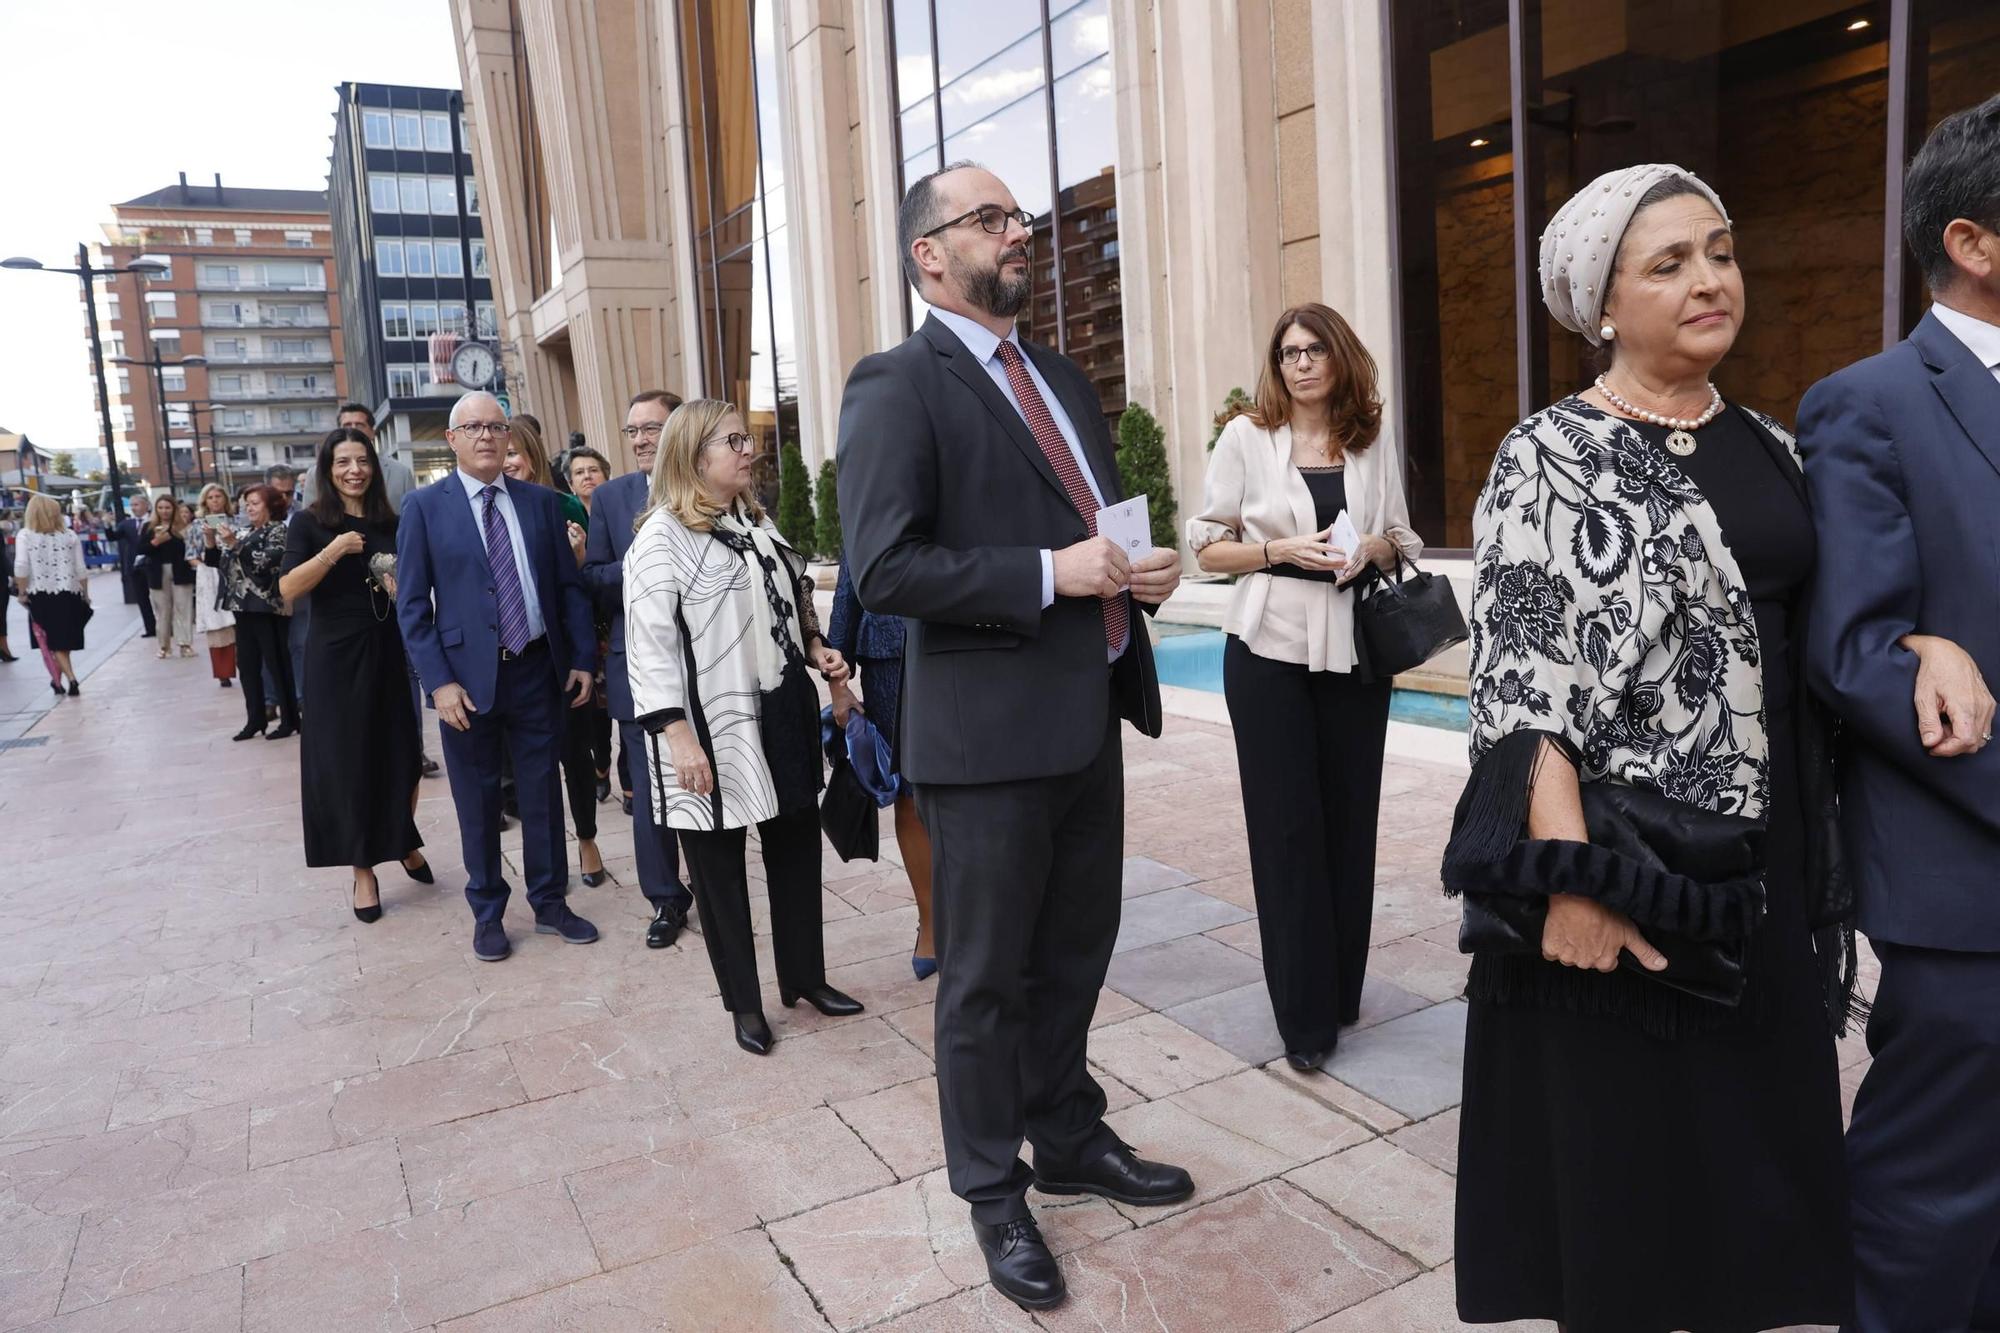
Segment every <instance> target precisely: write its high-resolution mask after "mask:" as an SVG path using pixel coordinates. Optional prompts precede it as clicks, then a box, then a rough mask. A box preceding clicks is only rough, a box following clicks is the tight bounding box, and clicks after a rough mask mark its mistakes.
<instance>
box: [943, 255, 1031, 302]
mask: <svg viewBox="0 0 2000 1333" xmlns="http://www.w3.org/2000/svg"><path fill="white" fill-rule="evenodd" d="M949 253H950V256H951V275H952V277H954V278H956V279H957V280H958V285H959V288H960V290H962V291H964V293H965V299H966V300H968V301H970V302H972V304H974V305H976V306H978V307H979V308H980V309H981V310H984V311H986V312H987V313H989V314H994V315H998V316H1000V317H1001V318H1002V319H1012V318H1014V316H1016V315H1018V314H1020V313H1021V307H1022V306H1024V305H1026V304H1028V293H1029V291H1030V290H1031V289H1032V287H1033V285H1034V277H1033V275H1032V274H1031V273H1029V272H1028V270H1027V269H1026V267H1025V265H1026V263H1027V259H1028V247H1027V246H1025V245H1017V246H1014V247H1012V248H1011V249H1008V250H1003V251H1001V252H1000V256H999V258H997V259H996V260H994V262H993V267H992V268H985V269H976V268H974V267H973V266H972V265H971V264H969V263H967V262H966V261H965V260H964V259H963V258H962V257H961V256H960V255H959V253H958V252H957V251H956V250H953V251H950V252H949ZM1012 259H1019V260H1021V261H1022V263H1023V265H1024V267H1023V268H1022V271H1021V276H1020V277H1018V278H1010V277H1008V276H1006V274H1005V272H1004V271H1003V270H1004V268H1005V266H1006V264H1007V262H1008V261H1009V260H1012Z"/></svg>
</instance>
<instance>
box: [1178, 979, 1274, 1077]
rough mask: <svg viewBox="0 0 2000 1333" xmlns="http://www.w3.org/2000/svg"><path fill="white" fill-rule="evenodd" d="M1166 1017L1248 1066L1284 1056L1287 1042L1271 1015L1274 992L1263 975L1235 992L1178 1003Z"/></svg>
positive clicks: (1218, 993) (1238, 987)
mask: <svg viewBox="0 0 2000 1333" xmlns="http://www.w3.org/2000/svg"><path fill="white" fill-rule="evenodd" d="M1167 1017H1169V1018H1171V1019H1173V1021H1174V1022H1176V1023H1179V1024H1180V1025H1181V1026H1182V1027H1185V1028H1186V1029H1187V1030H1188V1031H1190V1032H1195V1033H1199V1034H1200V1035H1201V1036H1203V1037H1205V1038H1207V1039H1208V1040H1209V1041H1212V1042H1214V1043H1215V1044H1216V1045H1217V1046H1220V1047H1221V1048H1222V1049H1223V1050H1225V1051H1228V1052H1229V1053H1230V1054H1231V1055H1233V1056H1235V1057H1236V1058H1237V1059H1239V1060H1241V1061H1243V1062H1244V1063H1245V1064H1253V1065H1261V1064H1267V1063H1269V1062H1270V1061H1272V1060H1275V1059H1277V1058H1278V1057H1279V1056H1281V1055H1283V1054H1284V1053H1285V1039H1284V1038H1283V1037H1281V1036H1279V1035H1278V1020H1277V1019H1276V1018H1275V1017H1273V1016H1272V1014H1271V992H1270V991H1269V990H1268V989H1267V988H1266V987H1265V985H1264V982H1263V979H1262V977H1261V976H1260V977H1259V978H1258V979H1257V980H1255V981H1252V982H1248V983H1246V984H1244V985H1241V986H1237V987H1235V988H1234V989H1231V990H1226V991H1218V992H1217V993H1216V994H1214V995H1205V996H1203V997H1202V998H1201V999H1198V1000H1189V1001H1188V1002H1187V1003H1185V1004H1177V1005H1175V1006H1174V1007H1173V1008H1172V1009H1169V1010H1168V1011H1167Z"/></svg>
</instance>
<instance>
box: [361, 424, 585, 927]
mask: <svg viewBox="0 0 2000 1333" xmlns="http://www.w3.org/2000/svg"><path fill="white" fill-rule="evenodd" d="M507 435H508V429H507V419H506V417H505V416H503V415H502V414H501V410H500V404H499V402H498V400H496V399H495V398H494V397H493V396H492V395H491V394H484V393H470V394H467V395H465V397H463V398H461V399H459V400H458V402H457V403H456V404H455V405H454V406H453V407H452V410H451V429H450V430H449V431H447V432H446V438H447V439H449V440H450V441H451V451H452V453H453V454H455V455H456V456H457V458H458V468H457V470H456V471H454V472H452V473H450V474H449V475H447V476H446V477H445V478H444V480H442V481H439V482H436V483H434V484H432V485H430V486H426V487H424V488H422V489H421V490H415V491H412V492H410V494H409V495H408V496H406V497H404V500H403V512H402V521H401V524H400V526H399V528H398V530H397V538H396V618H397V620H398V621H399V622H400V624H401V625H402V629H403V643H404V645H405V646H406V647H407V648H408V650H409V655H410V660H411V661H413V662H415V663H416V666H417V675H418V676H419V677H420V678H421V679H422V680H423V683H424V685H425V687H426V688H427V689H429V691H430V693H431V701H432V703H434V704H435V705H436V706H437V711H438V716H439V717H440V718H441V719H442V720H443V721H444V723H445V731H444V760H445V769H446V771H447V773H448V775H449V777H450V779H451V799H452V804H453V805H455V806H457V807H458V828H459V842H460V845H461V846H462V847H463V849H464V854H465V868H466V873H467V875H468V880H467V883H466V886H465V897H466V901H467V902H469V903H471V904H472V916H473V922H474V926H473V935H472V951H473V954H474V956H475V957H477V958H479V959H480V960H481V961H482V962H498V961H499V960H500V959H502V958H505V957H506V956H507V954H508V951H509V946H508V943H507V932H506V931H505V930H504V929H503V928H502V927H501V924H500V919H501V916H502V915H503V914H504V913H505V911H506V909H507V897H508V893H509V890H508V887H507V881H506V880H505V879H504V878H503V877H502V871H501V866H500V755H501V749H502V747H503V746H504V747H506V749H507V750H508V751H509V752H511V754H512V756H513V759H514V782H515V788H516V792H517V795H518V800H519V802H520V809H521V857H522V861H523V863H524V867H525V869H526V872H527V879H528V885H527V888H528V902H529V904H530V905H531V906H532V907H533V908H534V911H535V929H536V930H537V931H538V932H540V933H542V934H546V935H560V936H562V937H563V939H565V940H567V941H569V942H570V943H572V944H588V943H589V942H590V941H592V940H594V939H596V938H597V928H596V927H595V926H593V925H591V924H590V923H589V922H588V921H585V920H584V919H583V918H582V917H580V916H578V915H577V914H576V913H574V912H572V911H570V909H569V907H568V905H567V904H566V903H564V901H563V889H564V888H565V886H566V882H567V880H568V877H569V860H568V858H567V857H566V856H565V855H564V854H563V815H562V803H561V788H560V785H559V780H558V778H557V765H558V763H559V762H560V757H561V755H560V752H561V740H562V732H563V719H562V713H561V709H562V695H563V693H564V688H563V682H562V675H563V673H564V672H567V675H568V682H567V683H568V689H569V691H571V692H573V698H572V700H571V703H570V707H572V708H577V707H581V706H582V705H583V704H584V703H586V702H588V700H589V699H590V681H591V675H592V672H593V671H594V669H595V667H596V664H597V638H596V635H595V634H594V633H593V631H592V629H591V624H590V602H589V599H588V598H587V597H585V595H584V591H583V584H582V582H581V580H579V579H578V577H577V568H576V557H575V555H574V554H573V553H572V551H571V549H570V545H569V541H568V538H567V536H566V535H565V528H564V526H563V516H562V509H561V507H560V504H559V502H558V501H557V499H556V494H555V492H554V491H551V490H549V489H547V488H546V487H543V486H535V485H531V484H529V483H526V482H518V481H510V480H508V479H507V478H506V477H505V476H504V475H502V473H501V471H500V465H501V462H502V461H503V460H504V459H505V458H506V456H507Z"/></svg>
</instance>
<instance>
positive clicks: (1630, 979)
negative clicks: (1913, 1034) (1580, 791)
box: [1442, 398, 1856, 1037]
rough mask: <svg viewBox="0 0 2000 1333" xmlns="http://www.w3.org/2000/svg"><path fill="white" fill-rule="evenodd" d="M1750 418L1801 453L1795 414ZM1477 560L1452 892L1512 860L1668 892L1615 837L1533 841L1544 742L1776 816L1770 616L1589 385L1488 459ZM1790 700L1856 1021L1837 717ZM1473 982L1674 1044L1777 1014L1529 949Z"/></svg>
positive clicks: (1524, 875)
mask: <svg viewBox="0 0 2000 1333" xmlns="http://www.w3.org/2000/svg"><path fill="white" fill-rule="evenodd" d="M1748 415H1749V416H1750V417H1751V418H1752V419H1753V421H1754V422H1755V423H1756V424H1757V425H1758V426H1759V427H1761V428H1762V429H1763V430H1764V431H1766V432H1768V434H1769V435H1770V437H1771V438H1772V439H1773V440H1775V441H1776V442H1778V443H1779V444H1781V445H1782V446H1783V448H1784V450H1785V451H1786V452H1787V453H1788V454H1789V455H1790V456H1791V457H1792V459H1793V461H1794V464H1795V465H1796V460H1797V454H1796V450H1795V449H1794V447H1793V444H1792V438H1791V436H1790V435H1789V434H1788V433H1787V432H1786V431H1785V430H1784V428H1783V427H1781V426H1779V425H1778V424H1777V423H1776V422H1775V421H1772V420H1771V419H1770V418H1768V417H1765V416H1762V415H1761V414H1758V413H1748ZM1474 563H1475V568H1476V578H1475V583H1474V588H1473V614H1472V618H1471V624H1470V628H1471V640H1470V645H1469V652H1470V659H1471V660H1470V680H1469V698H1468V706H1469V712H1470V717H1471V723H1470V736H1469V743H1470V749H1471V755H1472V763H1473V772H1472V777H1471V779H1470V781H1469V782H1468V783H1467V786H1466V790H1465V793H1464V795H1463V796H1462V797H1461V799H1460V801H1459V805H1458V810H1457V815H1456V817H1455V819H1454V821H1453V828H1452V838H1451V842H1450V844H1449V845H1448V847H1447V848H1446V851H1445V856H1444V865H1443V872H1442V873H1443V879H1444V883H1445V886H1446V891H1447V892H1448V893H1457V892H1459V891H1462V890H1464V889H1466V888H1468V887H1471V888H1474V889H1480V888H1491V887H1492V885H1493V883H1494V876H1496V875H1499V876H1507V877H1511V878H1513V879H1514V880H1515V881H1516V883H1515V885H1514V887H1515V888H1516V889H1517V890H1520V889H1525V890H1526V891H1529V892H1539V893H1543V894H1547V893H1558V892H1573V891H1575V889H1576V887H1577V886H1578V881H1577V880H1576V879H1575V878H1574V877H1575V876H1578V875H1582V874H1589V875H1593V876H1596V877H1599V879H1600V881H1601V882H1599V883H1597V884H1596V889H1597V891H1596V892H1595V893H1594V894H1593V895H1592V896H1596V897H1598V898H1600V899H1601V900H1607V901H1608V899H1607V894H1609V895H1610V896H1611V897H1612V898H1615V897H1616V896H1617V894H1618V893H1619V892H1628V893H1642V892H1643V893H1651V894H1656V895H1657V894H1658V893H1660V892H1662V891H1664V888H1663V886H1661V885H1659V884H1646V883H1643V882H1641V881H1640V880H1639V879H1638V878H1635V877H1633V876H1631V875H1626V874H1623V873H1622V872H1620V871H1619V869H1618V868H1617V866H1616V864H1615V860H1616V858H1610V859H1606V858H1608V857H1610V854H1609V853H1601V849H1599V852H1596V853H1586V852H1581V851H1578V852H1576V853H1573V854H1571V855H1568V856H1563V855H1559V854H1555V853H1550V852H1547V851H1541V852H1536V851H1534V850H1533V849H1532V845H1531V844H1526V843H1525V842H1524V840H1525V839H1526V833H1527V817H1528V803H1529V795H1530V792H1531V790H1532V787H1533V781H1534V775H1535V771H1536V766H1537V764H1538V763H1539V762H1540V760H1541V756H1542V755H1543V754H1544V753H1545V750H1544V747H1543V742H1544V741H1547V742H1551V743H1553V745H1554V746H1555V747H1556V748H1557V749H1558V750H1559V751H1560V752H1561V753H1562V754H1563V755H1564V756H1566V757H1567V758H1568V760H1569V761H1570V762H1571V763H1572V764H1574V765H1575V766H1576V769H1577V774H1578V777H1579V778H1580V779H1581V780H1582V781H1585V782H1616V783H1623V784H1626V785H1629V786H1635V787H1642V788H1647V789H1651V790H1654V791H1658V792H1660V793H1661V794H1663V795H1665V796H1667V797H1670V798H1672V799H1674V800H1678V801H1684V802H1686V803H1688V804H1690V805H1694V806H1697V807H1700V808H1702V809H1705V810H1713V811H1718V812H1723V813H1728V814H1735V815H1742V816H1746V817H1749V818H1752V819H1761V818H1762V817H1763V815H1764V810H1765V806H1766V804H1767V802H1768V800H1769V796H1770V785H1769V784H1770V762H1769V753H1768V748H1769V742H1768V737H1767V734H1766V732H1765V728H1764V689H1763V676H1762V669H1761V665H1760V661H1759V645H1758V642H1757V627H1756V620H1755V617H1754V615H1753V613H1752V610H1751V605H1750V598H1749V594H1748V591H1747V589H1746V587H1745V584H1744V581H1743V579H1742V576H1741V572H1740V570H1739V568H1738V566H1737V564H1736V560H1735V557H1734V556H1733V555H1732V554H1731V553H1730V551H1729V548H1728V546H1727V545H1726V544H1725V543H1724V541H1723V539H1722V531H1721V525H1720V522H1719V520H1718V519H1717V518H1716V516H1715V512H1714V510H1713V509H1712V508H1710V506H1709V504H1708V502H1707V501H1706V500H1705V499H1703V498H1702V495H1701V493H1700V491H1699V490H1697V489H1696V488H1695V487H1694V486H1693V484H1692V483H1691V482H1690V481H1689V480H1688V479H1687V478H1686V476H1685V475H1684V474H1682V473H1681V472H1680V470H1679V469H1678V468H1676V467H1675V466H1674V465H1673V464H1672V462H1671V461H1670V460H1668V459H1667V458H1666V457H1665V456H1664V455H1662V454H1661V453H1659V451H1657V450H1655V449H1653V448H1652V446H1651V445H1649V444H1647V443H1646V441H1645V440H1644V438H1643V437H1641V436H1640V435H1639V434H1638V432H1636V431H1634V430H1632V429H1631V428H1630V427H1629V426H1627V425H1625V423H1623V422H1622V421H1620V420H1618V419H1617V418H1616V417H1613V416H1610V415H1609V414H1607V413H1604V412H1602V411H1599V410H1598V409H1597V408H1595V407H1593V406H1592V405H1590V404H1589V403H1587V402H1585V401H1583V400H1582V399H1579V398H1568V399H1565V400H1563V401H1562V402H1560V403H1557V404H1555V405H1553V406H1552V407H1549V408H1547V409H1545V410H1544V411H1542V412H1540V413H1537V414H1536V415H1535V416H1532V417H1530V418H1528V420H1526V421H1524V422H1522V423H1521V425H1520V426H1518V427H1516V428H1515V430H1514V431H1513V432H1512V433H1511V434H1510V435H1509V436H1508V437H1507V439H1506V440H1505V441H1504V442H1503V443H1502V445H1501V447H1500V450H1499V452H1498V454H1497V455H1496V456H1495V458H1494V462H1493V470H1492V473H1491V474H1490V476H1489V477H1488V480H1487V484H1486V488H1485V490H1484V491H1483V492H1482V494H1481V496H1480V500H1479V505H1478V508H1477V509H1476V511H1475V515H1474ZM1794 697H1795V699H1796V700H1797V705H1796V707H1797V710H1798V712H1797V717H1798V726H1797V732H1798V738H1799V740H1798V744H1799V754H1798V761H1799V762H1798V770H1799V775H1800V782H1801V783H1802V785H1803V788H1804V790H1803V792H1802V802H1803V808H1804V812H1805V822H1806V884H1807V890H1808V893H1809V894H1810V895H1811V898H1812V901H1811V902H1810V903H1809V904H1808V911H1809V920H1810V921H1811V924H1812V926H1813V928H1814V945H1815V948H1816V949H1817V951H1818V953H1819V957H1820V960H1821V970H1822V975H1823V977H1824V979H1825V984H1826V999H1827V1008H1828V1016H1829V1020H1830V1022H1831V1023H1832V1025H1833V1026H1834V1028H1835V1029H1836V1030H1841V1029H1844V1028H1845V1026H1846V1024H1847V1022H1848V1020H1849V1018H1850V1017H1851V1016H1853V1015H1854V1014H1855V1012H1856V1001H1855V1000H1854V978H1855V946H1854V933H1853V899H1852V892H1851V889H1850V887H1849V883H1848V879H1847V876H1846V874H1845V873H1844V870H1843V868H1842V866H1841V863H1840V839H1839V829H1838V808H1837V805H1836V800H1835V790H1834V772H1833V744H1832V724H1831V720H1830V718H1829V717H1828V715H1827V714H1826V713H1825V712H1824V711H1823V710H1822V709H1821V708H1820V706H1819V705H1818V704H1817V703H1816V702H1814V701H1813V700H1812V698H1811V696H1810V694H1809V693H1808V692H1807V691H1806V690H1805V688H1804V686H1803V683H1802V682H1801V683H1800V687H1799V688H1798V689H1797V690H1796V691H1795V695H1794ZM1544 846H1546V844H1544ZM1600 853H1601V854H1600ZM1621 885H1622V886H1623V888H1622V889H1621V888H1620V886H1621ZM1683 896H1684V897H1687V898H1688V901H1687V902H1684V903H1681V905H1682V906H1684V907H1687V908H1688V909H1689V910H1691V911H1695V912H1696V913H1697V915H1699V914H1700V913H1701V912H1710V913H1714V912H1721V913H1727V912H1728V911H1730V910H1731V909H1730V908H1729V906H1728V903H1729V902H1730V901H1732V899H1730V898H1729V896H1728V895H1726V894H1722V895H1705V896H1704V895H1693V896H1689V895H1683ZM1694 897H1700V900H1701V902H1700V904H1696V903H1695V902H1694V901H1693V898H1694ZM1676 902H1681V900H1680V899H1676ZM1612 905H1614V906H1616V905H1619V904H1618V903H1617V902H1613V903H1612ZM1648 905H1649V906H1651V907H1659V906H1661V904H1660V902H1658V901H1657V900H1652V901H1650V902H1649V904H1648ZM1677 910H1678V909H1677ZM1697 924H1700V923H1697ZM1706 924H1707V925H1710V926H1713V925H1715V924H1716V922H1713V921H1710V922H1707V923H1706ZM1467 994H1469V995H1471V996H1474V997H1475V998H1479V999H1483V1000H1488V1001H1491V1002H1493V1003H1496V1004H1528V1005H1536V1006H1542V1007H1550V1008H1559V1009H1564V1010H1568V1011H1571V1012H1576V1013H1583V1014H1590V1015H1596V1016H1603V1017H1610V1018H1616V1019H1619V1020H1622V1021H1626V1022H1630V1023H1632V1024H1634V1025H1635V1026H1637V1027H1639V1028H1641V1029H1642V1030H1644V1031H1647V1032H1649V1033H1652V1034H1654V1035H1656V1036H1662V1037H1675V1036H1678V1035H1681V1034H1683V1033H1688V1032H1695V1031H1704V1030H1712V1029H1715V1028H1718V1027H1725V1026H1729V1025H1731V1024H1734V1023H1739V1022H1755V1021H1756V1020H1757V1018H1758V1016H1759V1015H1760V1014H1761V1013H1762V1012H1763V1010H1764V1006H1763V1005H1762V1004H1761V1003H1760V1002H1759V997H1758V996H1757V994H1756V988H1755V987H1754V985H1753V986H1752V987H1751V988H1750V992H1749V993H1748V994H1746V996H1745V1002H1744V1004H1743V1005H1742V1006H1740V1007H1739V1008H1736V1009H1731V1008H1727V1007H1724V1006H1722V1005H1717V1004H1713V1003H1710V1002H1707V1001H1703V1000H1699V999H1695V998H1693V997H1690V996H1686V995H1683V994H1681V993H1680V992H1678V991H1675V990H1672V989H1670V988H1668V987H1665V986H1662V985H1659V984H1658V983H1657V982H1654V981H1652V980H1649V979H1648V978H1646V977H1644V976H1641V975H1639V974H1637V973H1634V972H1629V971H1623V970H1621V971H1617V972H1612V973H1597V972H1590V971H1581V970H1578V969H1574V968H1566V967H1562V966H1559V965H1556V964H1552V963H1548V962H1545V961H1543V960H1542V959H1541V958H1539V957H1537V956H1534V955H1532V954H1484V953H1475V954H1474V957H1473V962H1472V969H1471V975H1470V978H1469V979H1468V983H1467Z"/></svg>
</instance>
